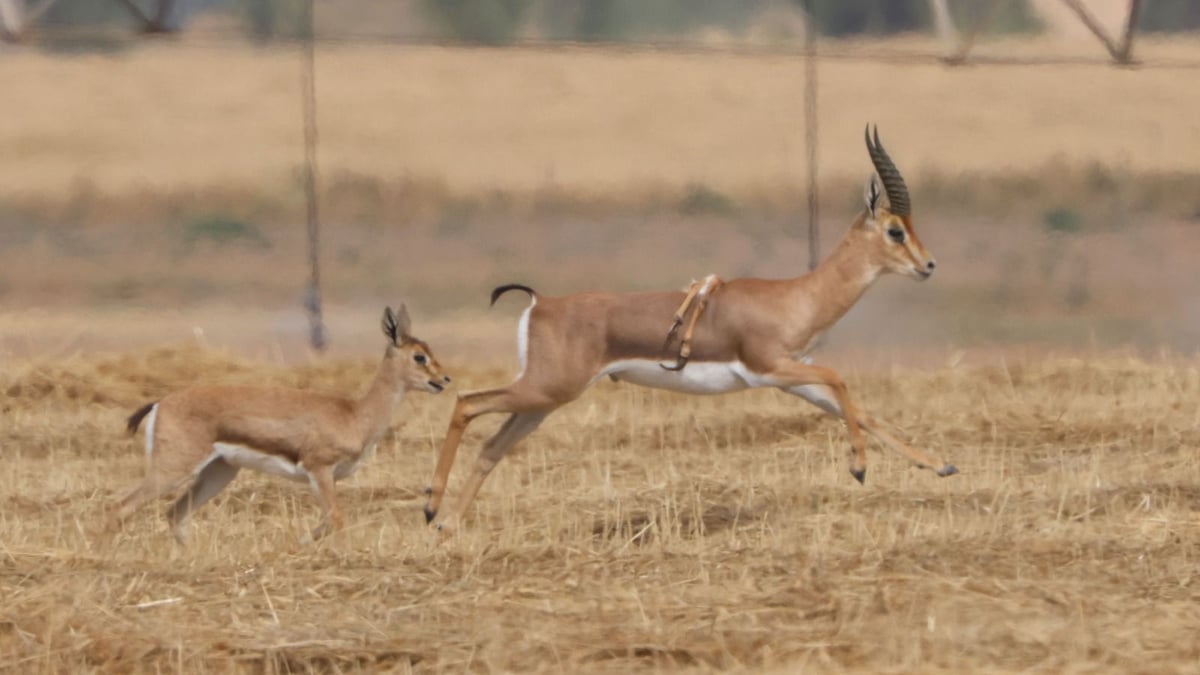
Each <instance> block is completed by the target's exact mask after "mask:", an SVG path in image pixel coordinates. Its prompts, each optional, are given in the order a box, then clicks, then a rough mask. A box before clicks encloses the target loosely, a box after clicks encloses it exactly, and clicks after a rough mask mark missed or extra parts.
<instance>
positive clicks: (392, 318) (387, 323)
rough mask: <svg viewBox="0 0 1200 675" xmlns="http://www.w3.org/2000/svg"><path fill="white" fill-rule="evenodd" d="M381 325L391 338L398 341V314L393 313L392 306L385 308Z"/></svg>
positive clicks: (380, 321) (384, 332) (385, 333)
mask: <svg viewBox="0 0 1200 675" xmlns="http://www.w3.org/2000/svg"><path fill="white" fill-rule="evenodd" d="M379 327H380V328H382V329H383V334H384V335H386V336H387V337H388V339H389V340H391V341H392V342H396V315H395V314H392V308H391V307H384V308H383V318H382V319H380V320H379Z"/></svg>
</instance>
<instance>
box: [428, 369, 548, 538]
mask: <svg viewBox="0 0 1200 675" xmlns="http://www.w3.org/2000/svg"><path fill="white" fill-rule="evenodd" d="M556 407H557V404H556V403H554V402H553V401H551V400H550V399H548V398H547V397H545V396H542V395H535V394H530V393H528V392H527V391H525V389H524V387H523V385H522V382H521V381H520V380H518V381H517V382H514V383H513V384H511V385H509V386H507V387H504V388H502V389H488V390H484V391H475V392H470V393H466V394H462V395H461V396H459V397H458V401H457V402H455V404H454V413H453V414H452V415H451V416H450V426H449V427H448V428H447V429H446V438H445V440H443V441H442V449H441V452H440V453H439V454H438V462H437V468H436V469H435V470H434V473H433V482H432V483H431V485H430V488H429V501H428V502H426V504H425V522H427V523H428V522H433V519H434V518H435V517H436V516H437V512H438V509H439V508H440V507H441V504H442V498H443V497H444V496H445V494H446V483H447V481H448V480H449V478H450V469H451V467H453V466H454V457H455V455H456V454H457V453H458V446H459V444H460V443H462V437H463V433H464V432H465V431H466V430H467V425H468V424H470V423H471V420H474V419H475V418H476V417H479V416H480V415H486V414H487V413H493V412H537V411H547V412H548V411H550V410H553V409H554V408H556Z"/></svg>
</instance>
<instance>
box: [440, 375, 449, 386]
mask: <svg viewBox="0 0 1200 675" xmlns="http://www.w3.org/2000/svg"><path fill="white" fill-rule="evenodd" d="M442 381H443V382H445V383H447V384H449V383H450V376H449V375H443V376H442Z"/></svg>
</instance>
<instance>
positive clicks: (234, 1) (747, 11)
mask: <svg viewBox="0 0 1200 675" xmlns="http://www.w3.org/2000/svg"><path fill="white" fill-rule="evenodd" d="M135 1H136V0H135ZM327 4H328V5H329V6H330V7H335V6H336V7H337V11H338V12H339V13H342V14H347V13H348V14H349V15H350V16H349V17H348V20H350V21H351V22H353V20H354V18H353V14H354V12H355V7H354V4H355V3H346V5H348V6H343V5H342V4H341V3H333V2H329V3H327ZM988 4H989V3H988V1H987V0H952V1H951V2H950V3H949V9H950V11H951V13H952V15H953V16H954V20H955V22H956V23H957V24H958V25H959V26H960V27H962V26H967V25H970V24H972V23H974V21H975V20H976V18H977V17H978V16H979V15H980V14H981V13H982V12H985V11H987V12H990V17H989V19H988V22H987V30H988V31H989V32H992V33H1016V32H1034V31H1038V30H1040V29H1041V27H1042V25H1041V21H1040V20H1039V18H1038V16H1037V14H1036V12H1034V10H1033V9H1032V6H1031V3H1030V0H1008V1H1006V2H1001V3H997V4H995V5H993V6H992V7H991V8H990V9H988ZM415 6H416V7H417V8H418V10H419V11H418V16H420V17H421V18H422V19H423V20H424V22H426V23H428V28H431V29H432V30H433V31H434V32H435V34H436V35H437V36H439V37H441V38H445V39H451V40H459V41H464V42H471V43H478V44H488V45H501V44H509V43H511V42H513V41H515V40H518V39H520V38H522V37H541V38H547V39H558V40H580V41H614V42H620V41H636V40H650V39H670V38H673V37H680V36H683V35H686V34H688V33H691V32H694V31H697V30H701V29H706V28H713V29H718V30H725V31H731V32H740V31H744V30H746V29H747V28H750V27H752V26H754V25H759V24H761V22H762V21H764V20H767V21H773V20H774V19H764V18H763V17H767V16H771V17H777V16H778V15H779V14H778V13H779V12H780V11H781V10H782V11H784V12H792V13H795V15H796V16H797V17H798V16H800V14H801V12H802V11H804V10H805V9H806V8H808V9H811V11H812V13H813V16H814V18H815V20H816V22H817V26H818V30H819V31H820V33H821V34H822V35H827V36H833V37H844V36H850V35H858V34H872V35H885V34H894V33H903V32H930V31H932V30H933V15H932V12H931V10H930V7H929V2H928V0H739V1H738V2H730V1H729V0H418V2H417V3H416V5H415ZM303 7H304V2H303V1H302V0H190V1H189V2H188V3H187V4H186V5H185V6H183V9H182V10H180V16H179V20H180V23H181V24H184V25H185V27H186V22H187V20H188V19H189V18H194V17H196V16H198V15H200V14H203V13H206V12H210V11H216V12H223V13H226V14H228V15H232V16H234V17H236V18H237V20H238V22H239V23H240V25H241V26H242V29H243V30H244V31H245V33H246V34H247V35H248V36H249V37H251V38H253V39H255V40H257V41H260V42H267V41H271V40H275V39H279V38H286V39H290V38H294V37H297V36H299V35H301V30H302V28H303V27H302V26H301V23H302V22H301V19H302V18H303ZM363 16H372V12H370V11H367V10H363ZM44 21H45V22H46V23H47V24H58V25H69V26H84V25H89V26H99V25H116V26H129V27H132V26H134V24H135V23H136V21H135V19H134V18H133V16H132V15H131V14H130V12H129V11H128V9H127V8H125V7H122V6H121V4H120V3H118V2H115V1H111V0H109V1H98V0H59V1H58V2H57V3H56V4H55V5H54V6H53V7H51V9H50V10H49V11H48V12H47V14H46V16H45V19H44ZM346 21H347V17H345V16H343V17H341V18H339V20H338V24H339V25H341V24H345V23H346ZM1139 25H1140V27H1141V28H1142V29H1144V30H1146V31H1152V32H1172V31H1190V30H1197V29H1200V2H1195V1H1194V0H1146V1H1145V2H1144V3H1143V5H1142V9H1141V14H1140V17H1139ZM405 30H406V27H405V26H399V25H398V26H396V27H395V31H396V32H400V33H402V32H404V31H405ZM418 30H419V28H418ZM85 48H86V45H85ZM101 48H103V46H102V47H101Z"/></svg>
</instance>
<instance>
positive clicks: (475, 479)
mask: <svg viewBox="0 0 1200 675" xmlns="http://www.w3.org/2000/svg"><path fill="white" fill-rule="evenodd" d="M549 414H550V411H545V412H527V413H513V414H512V415H510V416H509V417H508V419H507V420H505V421H504V424H503V425H502V426H501V427H500V430H499V431H497V432H496V433H495V434H494V435H493V436H492V437H491V438H489V439H488V440H487V442H486V443H484V444H483V449H482V450H480V451H479V459H478V460H476V465H475V471H474V472H473V473H472V474H471V477H470V478H469V479H468V480H467V484H466V486H465V487H464V488H463V491H462V494H461V495H460V496H459V498H458V504H457V505H456V507H455V508H454V509H453V510H452V511H451V512H450V513H448V514H443V515H442V518H441V519H440V520H438V524H437V529H439V530H442V531H445V532H448V531H451V530H452V529H453V528H454V523H455V522H456V521H457V519H458V518H460V517H462V516H463V515H465V514H466V512H467V508H468V507H469V506H470V505H471V502H472V501H474V500H475V496H476V495H478V494H479V488H481V487H483V481H484V480H486V479H487V477H488V474H490V473H491V472H492V469H494V468H496V465H497V464H499V463H500V460H501V459H503V458H504V455H506V454H508V451H509V450H510V449H512V447H513V446H514V445H516V444H517V443H519V442H521V439H523V438H525V437H526V436H528V435H529V434H531V433H533V431H534V430H535V429H537V428H538V426H539V425H541V423H542V421H544V420H545V419H546V417H547V416H548V415H549Z"/></svg>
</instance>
